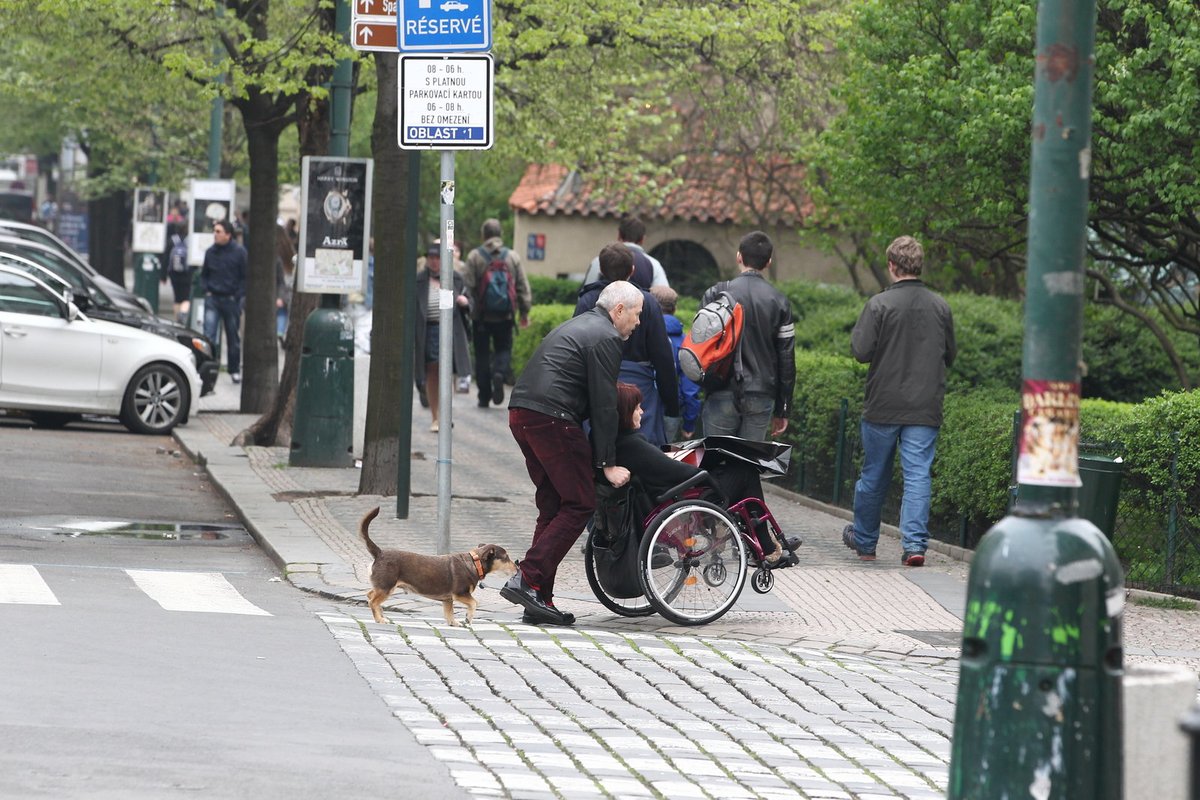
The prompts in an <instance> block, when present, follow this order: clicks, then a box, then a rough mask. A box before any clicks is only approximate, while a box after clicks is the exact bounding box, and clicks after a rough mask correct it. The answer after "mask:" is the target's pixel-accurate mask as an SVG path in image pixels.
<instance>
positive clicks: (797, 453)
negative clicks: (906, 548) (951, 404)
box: [789, 400, 1200, 597]
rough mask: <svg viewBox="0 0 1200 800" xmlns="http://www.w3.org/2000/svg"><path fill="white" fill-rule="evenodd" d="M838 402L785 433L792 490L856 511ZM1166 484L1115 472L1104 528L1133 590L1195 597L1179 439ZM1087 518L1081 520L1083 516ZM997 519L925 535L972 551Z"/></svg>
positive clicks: (1192, 538)
mask: <svg viewBox="0 0 1200 800" xmlns="http://www.w3.org/2000/svg"><path fill="white" fill-rule="evenodd" d="M848 408H849V403H848V401H847V400H842V401H841V403H840V405H839V408H838V411H837V413H836V414H834V415H832V416H831V417H830V418H829V419H828V420H817V421H815V422H814V420H813V419H811V418H810V416H808V415H804V414H801V415H800V422H799V425H798V426H797V428H795V429H794V432H793V434H792V435H791V437H790V438H791V440H792V442H793V444H794V450H793V456H792V468H791V472H790V476H789V481H790V485H791V488H793V489H794V490H795V491H798V492H800V493H801V494H804V495H807V496H809V497H812V498H814V499H817V500H820V501H822V502H826V503H830V504H832V505H835V506H839V507H841V508H846V509H852V508H853V506H854V483H855V481H856V480H857V478H858V469H859V467H860V465H861V463H862V449H861V447H860V444H861V442H860V435H859V424H858V423H859V420H858V418H857V417H856V416H855V415H852V414H851V413H850V412H849V410H848ZM1019 425H1020V413H1019V412H1018V413H1016V414H1014V415H1013V447H1012V456H1011V458H1012V462H1011V465H1010V466H1011V474H1012V475H1013V476H1014V477H1013V480H1012V482H1011V484H1010V486H1009V504H1010V506H1011V502H1012V500H1013V499H1015V497H1016V479H1015V475H1016V441H1017V431H1018V430H1019ZM1172 442H1173V445H1174V446H1173V448H1172V463H1171V465H1170V467H1171V469H1170V474H1171V476H1172V484H1171V486H1170V488H1169V490H1168V491H1167V492H1164V491H1163V489H1162V487H1161V486H1154V485H1151V483H1150V482H1149V480H1148V479H1147V478H1146V477H1145V476H1143V475H1141V474H1139V473H1136V472H1130V471H1128V470H1125V471H1124V472H1123V474H1122V475H1121V482H1120V490H1119V493H1118V496H1117V497H1116V498H1101V500H1102V501H1104V502H1107V501H1116V502H1117V509H1116V517H1115V524H1114V525H1113V528H1112V530H1111V531H1105V533H1106V534H1107V535H1109V536H1110V539H1111V541H1112V543H1113V548H1114V549H1115V550H1116V552H1117V557H1118V558H1119V559H1120V561H1121V566H1122V567H1123V568H1124V571H1125V580H1126V584H1127V585H1128V586H1130V587H1132V588H1138V589H1148V590H1151V591H1157V592H1165V593H1168V594H1174V595H1180V596H1188V597H1200V510H1198V509H1197V505H1198V504H1197V499H1198V494H1200V487H1195V486H1183V485H1181V482H1180V480H1179V475H1178V469H1177V464H1178V458H1179V452H1180V444H1179V437H1178V436H1177V435H1176V436H1174V437H1173V439H1172ZM1080 453H1081V455H1100V456H1107V457H1110V458H1113V457H1117V456H1124V455H1125V454H1123V453H1120V452H1118V449H1117V447H1116V446H1115V445H1113V444H1111V443H1088V442H1084V443H1081V444H1080ZM902 491H903V480H902V478H901V476H900V474H899V470H898V469H897V474H896V475H895V477H894V479H893V481H892V485H891V488H890V490H889V492H888V496H887V500H886V501H885V503H884V509H883V519H884V521H885V522H888V523H890V524H892V525H895V524H897V523H898V521H899V518H900V498H901V494H902ZM1085 516H1086V515H1085ZM996 522H998V520H993V519H986V518H982V517H977V516H969V515H962V514H958V515H949V516H942V517H937V516H935V517H932V518H931V519H930V520H929V532H930V536H931V537H932V538H934V539H937V540H939V541H943V542H948V543H951V544H956V545H959V546H961V547H966V548H969V549H973V548H974V547H975V546H976V545H977V544H978V542H979V539H980V538H981V537H982V536H983V535H984V534H985V533H987V531H988V530H989V529H990V528H991V527H992V525H994V524H995V523H996Z"/></svg>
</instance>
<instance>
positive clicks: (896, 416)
mask: <svg viewBox="0 0 1200 800" xmlns="http://www.w3.org/2000/svg"><path fill="white" fill-rule="evenodd" d="M924 259H925V254H924V251H923V250H922V248H921V244H920V242H918V241H917V240H916V239H914V238H912V237H911V236H901V237H900V238H898V239H896V240H895V241H893V242H892V243H891V244H890V245H889V246H888V249H887V260H888V274H889V275H890V276H891V278H892V285H891V286H889V287H888V288H887V289H886V290H885V291H883V292H880V293H879V294H877V295H875V296H874V297H872V298H871V299H870V300H868V301H867V304H866V306H865V307H864V308H863V311H862V314H861V315H860V316H859V318H858V322H857V324H855V326H854V331H853V333H851V335H850V348H851V350H852V352H853V353H854V357H855V358H856V359H858V360H859V361H860V362H862V363H868V364H870V365H871V367H870V369H869V370H868V371H867V391H866V400H865V402H864V404H863V413H862V425H861V430H862V443H863V466H862V473H861V474H860V475H859V478H858V482H857V483H856V484H855V485H854V522H853V524H851V525H847V526H846V528H845V530H844V531H843V532H842V542H843V544H845V545H846V546H847V547H849V548H850V549H851V550H853V551H854V552H855V553H857V554H858V557H859V558H860V559H862V560H863V561H874V560H875V545H876V543H877V542H878V541H879V524H880V516H881V512H882V508H883V499H884V497H885V496H886V495H887V490H888V485H889V484H890V483H891V479H892V464H893V462H894V460H895V456H896V451H897V450H899V451H900V467H901V470H902V472H903V474H904V497H903V499H902V501H901V506H900V533H901V543H902V545H903V547H904V554H903V555H902V556H901V558H900V562H901V563H902V564H904V565H905V566H907V567H919V566H921V565H922V564H924V563H925V550H926V548H927V546H928V542H929V499H930V496H931V494H932V492H931V489H930V486H931V479H930V470H931V467H932V466H933V456H934V447H935V445H936V444H937V437H938V429H939V428H940V427H941V425H942V400H943V399H944V398H945V396H946V368H947V367H949V366H950V365H951V364H953V363H954V356H955V353H956V350H957V348H956V345H955V343H954V318H953V317H952V316H951V314H950V306H949V305H947V303H946V301H945V300H943V299H942V298H941V297H939V296H938V295H936V294H934V293H933V292H932V291H930V290H929V289H927V288H926V287H925V284H924V283H923V282H922V281H921V268H922V265H923V263H924Z"/></svg>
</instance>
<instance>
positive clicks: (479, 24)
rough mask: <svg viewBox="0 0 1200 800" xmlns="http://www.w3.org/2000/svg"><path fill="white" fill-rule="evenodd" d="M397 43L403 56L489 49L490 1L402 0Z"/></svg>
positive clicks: (490, 31)
mask: <svg viewBox="0 0 1200 800" xmlns="http://www.w3.org/2000/svg"><path fill="white" fill-rule="evenodd" d="M396 43H397V45H398V47H399V49H400V52H402V53H404V52H432V53H450V52H458V51H463V50H491V49H492V3H491V0H401V1H400V3H399V4H398V6H397V13H396Z"/></svg>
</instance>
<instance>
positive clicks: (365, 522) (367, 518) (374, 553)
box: [358, 506, 383, 558]
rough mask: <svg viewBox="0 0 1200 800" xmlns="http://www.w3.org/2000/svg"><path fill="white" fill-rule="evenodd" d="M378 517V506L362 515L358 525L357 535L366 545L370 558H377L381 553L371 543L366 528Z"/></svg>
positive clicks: (376, 546) (375, 545) (377, 546)
mask: <svg viewBox="0 0 1200 800" xmlns="http://www.w3.org/2000/svg"><path fill="white" fill-rule="evenodd" d="M378 516H379V506H375V507H374V508H373V509H371V510H370V511H368V512H367V513H366V514H363V518H362V519H361V520H360V521H359V523H358V533H359V535H360V536H362V538H363V541H364V542H366V543H367V552H368V553H370V554H371V558H379V554H380V553H382V552H383V551H382V550H380V549H379V545H377V544H375V543H374V542H372V541H371V537H370V536H368V535H367V528H369V527H370V526H371V520H373V519H375V518H376V517H378Z"/></svg>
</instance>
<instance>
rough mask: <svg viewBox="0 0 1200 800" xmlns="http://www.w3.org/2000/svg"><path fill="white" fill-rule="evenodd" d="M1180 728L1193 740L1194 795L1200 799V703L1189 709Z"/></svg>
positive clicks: (1193, 796) (1196, 798) (1194, 798)
mask: <svg viewBox="0 0 1200 800" xmlns="http://www.w3.org/2000/svg"><path fill="white" fill-rule="evenodd" d="M1179 727H1180V729H1181V730H1182V731H1183V732H1184V733H1186V734H1187V735H1188V736H1189V737H1190V738H1191V740H1192V795H1191V800H1200V705H1197V706H1196V707H1195V708H1193V709H1192V710H1191V711H1189V712H1188V713H1187V714H1186V715H1185V716H1184V718H1183V720H1182V721H1181V722H1180V723H1179Z"/></svg>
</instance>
